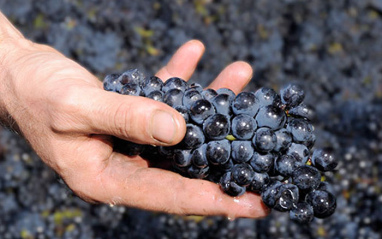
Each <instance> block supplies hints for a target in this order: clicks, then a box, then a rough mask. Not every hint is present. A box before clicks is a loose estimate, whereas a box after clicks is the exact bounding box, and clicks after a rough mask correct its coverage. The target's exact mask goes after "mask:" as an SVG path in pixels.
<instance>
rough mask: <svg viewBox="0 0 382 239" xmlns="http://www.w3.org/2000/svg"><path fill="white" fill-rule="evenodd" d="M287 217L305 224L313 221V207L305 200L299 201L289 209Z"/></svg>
mask: <svg viewBox="0 0 382 239" xmlns="http://www.w3.org/2000/svg"><path fill="white" fill-rule="evenodd" d="M289 217H290V219H292V220H293V221H295V222H298V223H300V224H304V225H306V224H308V223H310V222H311V221H313V218H314V213H313V207H312V206H311V205H310V204H309V203H307V202H299V203H297V204H296V205H295V206H294V207H293V208H292V209H291V210H290V211H289Z"/></svg>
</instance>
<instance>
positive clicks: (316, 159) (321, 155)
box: [312, 148, 338, 172]
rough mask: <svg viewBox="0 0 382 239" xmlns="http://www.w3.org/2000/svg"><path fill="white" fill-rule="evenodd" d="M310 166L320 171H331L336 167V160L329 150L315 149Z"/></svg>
mask: <svg viewBox="0 0 382 239" xmlns="http://www.w3.org/2000/svg"><path fill="white" fill-rule="evenodd" d="M312 164H313V165H314V166H315V167H316V168H318V169H319V170H321V171H324V172H326V171H332V170H334V169H335V168H336V167H337V165H338V159H337V158H336V157H334V155H333V150H332V149H330V148H323V149H315V150H314V151H313V155H312Z"/></svg>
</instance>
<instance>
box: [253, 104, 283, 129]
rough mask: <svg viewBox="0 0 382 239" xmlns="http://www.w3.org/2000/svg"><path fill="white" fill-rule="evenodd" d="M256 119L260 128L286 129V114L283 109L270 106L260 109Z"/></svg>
mask: <svg viewBox="0 0 382 239" xmlns="http://www.w3.org/2000/svg"><path fill="white" fill-rule="evenodd" d="M255 119H256V122H257V126H258V127H268V128H271V129H272V130H278V129H280V128H282V127H284V125H285V122H286V114H285V112H284V110H282V109H281V108H279V107H276V106H273V105H268V106H264V107H261V108H260V109H259V112H258V113H257V115H256V117H255Z"/></svg>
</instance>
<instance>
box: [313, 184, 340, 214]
mask: <svg viewBox="0 0 382 239" xmlns="http://www.w3.org/2000/svg"><path fill="white" fill-rule="evenodd" d="M306 201H307V203H309V204H310V205H311V206H312V207H313V212H314V216H315V217H317V218H326V217H329V216H330V215H332V214H333V213H334V211H335V210H336V207H337V202H336V198H335V196H334V195H333V194H331V193H329V192H326V191H321V190H314V191H312V192H310V193H309V194H308V195H307V196H306Z"/></svg>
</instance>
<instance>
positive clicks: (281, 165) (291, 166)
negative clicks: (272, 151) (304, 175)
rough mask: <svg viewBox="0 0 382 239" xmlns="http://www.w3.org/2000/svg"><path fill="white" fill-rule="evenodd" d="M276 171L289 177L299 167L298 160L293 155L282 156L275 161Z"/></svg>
mask: <svg viewBox="0 0 382 239" xmlns="http://www.w3.org/2000/svg"><path fill="white" fill-rule="evenodd" d="M274 165H275V170H276V172H278V173H279V174H280V175H282V176H284V177H289V176H291V175H292V174H293V172H294V170H295V169H296V167H297V164H296V159H295V158H294V157H293V156H291V155H286V154H282V155H280V156H278V157H277V158H276V160H275V164H274Z"/></svg>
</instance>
